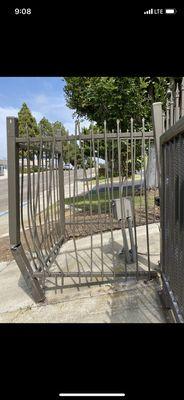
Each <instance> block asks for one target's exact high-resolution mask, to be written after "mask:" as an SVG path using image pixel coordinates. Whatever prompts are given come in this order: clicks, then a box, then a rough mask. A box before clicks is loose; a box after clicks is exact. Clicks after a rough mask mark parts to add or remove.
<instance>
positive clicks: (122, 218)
mask: <svg viewBox="0 0 184 400" xmlns="http://www.w3.org/2000/svg"><path fill="white" fill-rule="evenodd" d="M117 140H118V172H119V198H120V210H121V231H122V236H123V244H124V252H125V276H126V277H127V262H130V254H129V250H128V242H127V236H126V231H125V222H124V216H123V204H122V190H121V186H122V176H121V148H120V130H119V120H117Z"/></svg>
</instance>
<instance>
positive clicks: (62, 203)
mask: <svg viewBox="0 0 184 400" xmlns="http://www.w3.org/2000/svg"><path fill="white" fill-rule="evenodd" d="M59 149H60V152H59V154H58V177H59V204H60V207H59V210H60V211H59V212H60V215H59V216H60V229H61V231H60V235H61V236H65V192H64V174H63V145H62V141H61V142H60V145H59Z"/></svg>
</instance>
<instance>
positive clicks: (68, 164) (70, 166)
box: [63, 163, 74, 170]
mask: <svg viewBox="0 0 184 400" xmlns="http://www.w3.org/2000/svg"><path fill="white" fill-rule="evenodd" d="M63 169H65V170H69V169H70V170H71V169H74V166H73V165H72V164H71V163H67V164H64V165H63Z"/></svg>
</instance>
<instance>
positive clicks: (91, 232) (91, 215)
mask: <svg viewBox="0 0 184 400" xmlns="http://www.w3.org/2000/svg"><path fill="white" fill-rule="evenodd" d="M92 126H93V125H92ZM92 140H93V130H92V129H91V140H90V236H91V281H92V277H93V226H92V223H93V221H92V219H93V210H92V203H93V194H92Z"/></svg>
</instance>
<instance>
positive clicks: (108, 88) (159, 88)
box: [64, 77, 171, 174]
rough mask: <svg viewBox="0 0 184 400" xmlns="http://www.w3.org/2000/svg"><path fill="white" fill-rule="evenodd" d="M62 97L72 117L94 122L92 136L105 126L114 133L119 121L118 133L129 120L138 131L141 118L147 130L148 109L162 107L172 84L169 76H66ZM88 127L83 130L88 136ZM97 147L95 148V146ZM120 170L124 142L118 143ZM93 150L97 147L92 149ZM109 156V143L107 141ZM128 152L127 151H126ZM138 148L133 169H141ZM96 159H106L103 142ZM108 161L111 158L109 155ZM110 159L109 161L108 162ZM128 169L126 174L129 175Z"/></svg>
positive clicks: (150, 123)
mask: <svg viewBox="0 0 184 400" xmlns="http://www.w3.org/2000/svg"><path fill="white" fill-rule="evenodd" d="M65 83H66V84H65V87H64V92H65V97H66V103H67V106H68V107H69V108H71V109H73V110H75V112H74V115H75V116H76V117H79V118H87V119H88V120H90V121H95V122H96V126H95V127H94V134H95V132H96V131H97V130H98V129H99V130H100V131H101V132H102V131H103V127H104V120H106V121H107V131H111V130H112V129H114V130H115V131H116V120H117V119H119V120H120V128H121V131H122V132H123V131H124V132H126V131H127V129H128V130H130V119H131V117H132V118H133V120H134V129H136V130H140V128H141V126H142V118H143V117H144V118H145V128H146V130H150V129H152V116H151V106H152V103H153V102H157V101H161V102H162V103H163V107H164V108H165V104H166V98H167V88H168V85H169V84H170V83H171V79H170V78H168V77H65ZM90 131H91V126H90V127H89V128H88V129H87V128H85V129H83V133H84V134H89V133H90ZM84 146H85V156H87V157H89V153H90V146H89V143H86V144H85V145H84ZM95 146H96V145H95ZM121 146H122V147H121V156H122V160H121V163H122V169H123V170H124V171H125V162H126V160H125V157H126V142H123V141H122V142H121ZM95 150H96V147H95ZM107 150H108V154H109V156H110V154H111V150H112V149H111V143H110V142H108V149H107ZM129 153H130V149H129ZM140 155H141V146H140V145H139V146H137V149H136V156H137V157H136V166H135V167H136V169H139V167H140ZM99 156H100V157H102V158H104V157H105V146H104V141H100V152H99ZM110 158H111V156H110ZM110 158H109V159H110ZM114 170H115V171H116V172H117V171H118V148H117V143H116V141H115V144H114ZM130 173H131V170H130V171H129V174H130Z"/></svg>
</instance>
